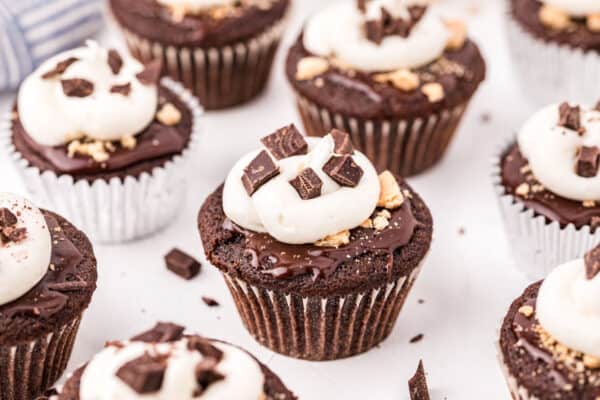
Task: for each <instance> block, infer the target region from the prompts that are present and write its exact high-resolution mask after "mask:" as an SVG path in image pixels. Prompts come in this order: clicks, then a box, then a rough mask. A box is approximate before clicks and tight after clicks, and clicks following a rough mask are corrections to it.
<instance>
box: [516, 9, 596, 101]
mask: <svg viewBox="0 0 600 400" xmlns="http://www.w3.org/2000/svg"><path fill="white" fill-rule="evenodd" d="M508 3H509V7H510V12H509V15H508V17H507V20H508V22H507V34H508V42H509V45H510V50H511V52H512V56H513V62H514V65H515V69H516V72H517V73H518V76H519V79H520V80H521V82H522V85H523V88H524V89H525V90H524V92H525V93H526V94H527V95H528V96H530V97H531V99H532V100H534V101H535V102H537V103H538V104H542V105H543V104H548V102H553V101H554V102H559V101H562V100H563V99H564V98H569V99H572V100H574V101H581V102H586V103H593V102H596V101H597V99H598V90H597V88H596V87H595V86H594V85H590V82H595V81H597V80H598V79H600V2H598V1H595V0H583V1H572V0H508Z"/></svg>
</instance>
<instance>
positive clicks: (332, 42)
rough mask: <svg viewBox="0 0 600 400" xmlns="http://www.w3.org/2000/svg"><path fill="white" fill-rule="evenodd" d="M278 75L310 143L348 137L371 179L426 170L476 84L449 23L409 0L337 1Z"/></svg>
mask: <svg viewBox="0 0 600 400" xmlns="http://www.w3.org/2000/svg"><path fill="white" fill-rule="evenodd" d="M286 71H287V77H288V80H289V81H290V82H291V85H292V87H293V89H294V91H295V93H296V96H297V102H298V106H299V110H300V115H301V117H302V120H303V122H304V126H305V128H306V130H307V132H308V135H310V136H323V135H325V134H327V133H328V132H329V131H330V130H331V129H332V128H337V129H340V130H344V131H347V132H350V134H351V135H352V140H353V142H354V144H355V145H356V146H357V148H358V149H360V150H361V151H362V152H364V153H365V154H366V155H367V156H368V157H369V158H370V159H371V161H372V162H373V163H374V164H375V167H376V169H377V170H378V171H384V170H390V171H391V172H392V173H394V174H399V175H401V176H409V175H414V174H418V173H420V172H423V171H425V170H426V169H428V168H429V167H431V166H433V165H434V164H436V163H437V162H438V161H439V160H440V159H441V158H442V156H443V155H444V153H445V152H446V148H447V147H448V145H449V143H450V140H451V139H452V137H453V136H454V132H455V131H456V129H457V127H458V125H459V122H460V120H461V117H462V115H463V113H464V111H465V109H466V107H467V105H468V103H469V101H470V100H471V97H472V96H473V94H474V93H475V91H476V89H477V87H478V86H479V84H480V83H481V82H482V81H483V79H484V77H485V63H484V60H483V58H482V56H481V54H480V53H479V50H478V48H477V46H476V45H475V44H474V43H473V42H472V41H470V40H469V39H467V36H466V30H465V27H464V25H463V24H462V23H460V22H458V21H446V22H444V21H443V20H442V19H441V18H440V17H438V16H437V15H436V14H435V13H434V10H432V9H431V7H425V6H419V5H416V2H415V1H403V0H370V1H368V0H362V1H342V2H336V3H333V4H331V5H328V6H327V7H325V8H324V9H323V10H322V11H320V12H318V13H317V14H316V15H314V16H313V17H312V18H310V19H309V20H308V22H307V24H306V26H305V28H304V31H303V33H302V34H301V35H300V37H299V38H298V40H297V41H296V42H295V44H294V45H293V46H292V48H291V49H290V50H289V53H288V57H287V67H286Z"/></svg>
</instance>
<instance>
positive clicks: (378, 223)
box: [373, 215, 390, 231]
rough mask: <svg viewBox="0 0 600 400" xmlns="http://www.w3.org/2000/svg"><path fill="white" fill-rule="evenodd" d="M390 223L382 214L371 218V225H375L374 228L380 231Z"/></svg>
mask: <svg viewBox="0 0 600 400" xmlns="http://www.w3.org/2000/svg"><path fill="white" fill-rule="evenodd" d="M389 224H390V221H389V219H387V218H385V217H383V216H380V215H379V216H377V217H375V218H374V219H373V226H374V227H375V230H378V231H382V230H384V229H385V228H387V227H388V226H389Z"/></svg>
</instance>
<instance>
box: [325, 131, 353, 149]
mask: <svg viewBox="0 0 600 400" xmlns="http://www.w3.org/2000/svg"><path fill="white" fill-rule="evenodd" d="M329 134H330V135H331V137H333V143H334V146H333V152H334V153H335V154H338V155H344V154H354V146H353V145H352V140H351V139H350V135H349V134H347V133H346V132H342V131H340V130H339V129H333V130H332V131H331V132H329Z"/></svg>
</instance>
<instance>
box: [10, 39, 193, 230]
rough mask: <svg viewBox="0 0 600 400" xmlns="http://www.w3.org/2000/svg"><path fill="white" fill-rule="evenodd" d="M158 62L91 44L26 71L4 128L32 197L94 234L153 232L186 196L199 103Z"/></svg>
mask: <svg viewBox="0 0 600 400" xmlns="http://www.w3.org/2000/svg"><path fill="white" fill-rule="evenodd" d="M159 70H160V65H159V64H158V63H152V64H148V65H146V66H143V65H142V64H140V63H139V62H138V61H136V60H135V59H133V58H131V57H129V58H128V57H124V56H122V55H120V54H119V53H118V52H117V51H116V50H108V49H104V48H101V47H99V46H98V45H97V44H96V43H93V42H89V43H88V45H87V46H86V47H82V48H78V49H74V50H71V51H68V52H65V53H62V54H60V55H57V56H55V57H53V58H51V59H49V60H48V61H46V62H45V63H44V64H42V65H41V66H40V68H39V69H38V70H37V71H35V72H34V73H33V74H32V75H31V76H29V77H28V78H27V79H26V80H25V81H24V82H23V84H22V85H21V88H20V90H19V94H18V99H17V101H16V105H15V107H14V109H13V111H12V112H11V115H10V118H9V119H8V121H7V124H6V125H5V126H4V127H3V129H0V142H1V143H4V146H5V147H6V149H7V152H8V153H10V155H11V157H12V158H13V159H14V161H15V163H16V166H17V169H18V170H19V171H20V172H21V174H22V176H23V178H24V180H25V184H26V186H27V188H28V189H29V191H30V192H31V194H32V196H33V197H34V198H35V199H36V201H38V202H39V203H40V204H41V205H44V206H47V207H48V208H50V209H52V210H56V211H57V212H59V213H61V214H62V215H65V216H67V217H68V218H70V219H71V220H72V221H73V222H74V223H75V224H76V225H77V226H79V227H81V228H83V229H84V230H85V231H86V232H87V233H88V234H89V235H90V236H91V237H92V238H93V239H94V240H98V241H102V242H122V241H126V240H132V239H136V238H140V237H143V236H146V235H149V234H151V233H154V232H156V231H157V230H159V229H161V228H163V227H164V226H166V225H167V224H168V223H169V222H170V221H172V220H173V218H174V216H175V214H176V212H177V210H178V209H179V208H180V205H181V202H182V200H183V198H184V190H185V184H184V180H185V171H184V166H185V159H186V156H187V155H188V153H189V152H190V150H191V148H192V144H193V143H194V142H196V141H197V136H198V130H199V123H198V119H199V116H200V114H201V109H200V108H199V105H198V103H197V101H196V100H194V99H193V97H192V96H191V94H189V93H188V92H187V91H185V90H184V89H183V88H182V87H181V86H180V85H179V84H176V83H174V82H172V81H169V80H163V81H162V83H159Z"/></svg>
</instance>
